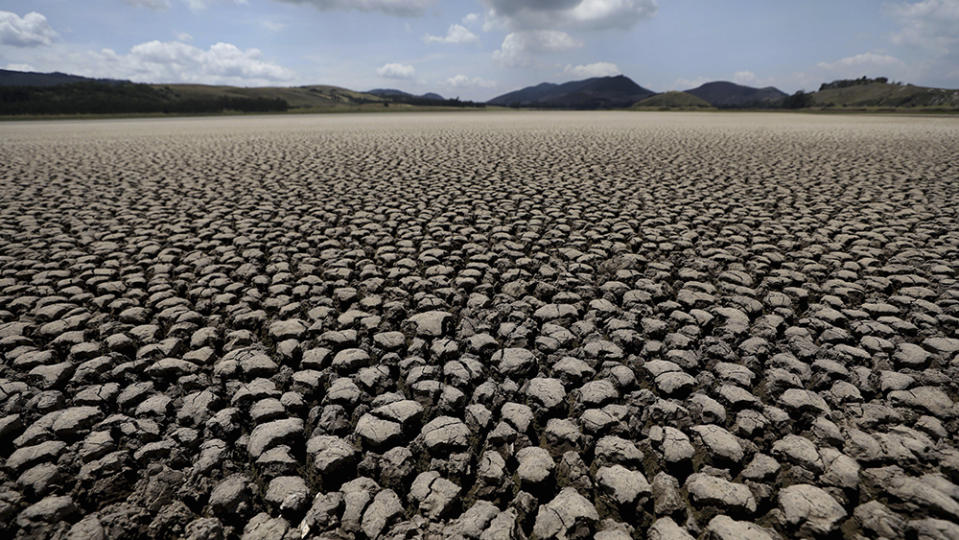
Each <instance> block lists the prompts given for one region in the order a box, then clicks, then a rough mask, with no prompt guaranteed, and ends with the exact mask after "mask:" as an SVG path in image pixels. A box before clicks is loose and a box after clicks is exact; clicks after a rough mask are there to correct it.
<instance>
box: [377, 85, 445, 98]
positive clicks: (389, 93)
mask: <svg viewBox="0 0 959 540" xmlns="http://www.w3.org/2000/svg"><path fill="white" fill-rule="evenodd" d="M366 93H367V94H373V95H374V96H380V97H386V98H393V99H400V100H403V99H432V100H436V101H443V100H445V98H444V97H443V96H441V95H439V94H437V93H435V92H427V93H425V94H423V95H422V96H417V95H416V94H411V93H409V92H404V91H402V90H397V89H396V88H374V89H372V90H369V91H367V92H366Z"/></svg>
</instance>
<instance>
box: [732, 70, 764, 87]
mask: <svg viewBox="0 0 959 540" xmlns="http://www.w3.org/2000/svg"><path fill="white" fill-rule="evenodd" d="M757 80H758V78H757V77H756V74H755V73H753V72H752V71H737V72H736V73H734V74H733V82H734V83H736V84H743V85H750V84H756V81H757Z"/></svg>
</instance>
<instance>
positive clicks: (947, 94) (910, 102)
mask: <svg viewBox="0 0 959 540" xmlns="http://www.w3.org/2000/svg"><path fill="white" fill-rule="evenodd" d="M881 79H884V78H881ZM849 83H853V84H849ZM810 97H811V105H812V106H813V107H829V108H831V107H925V108H951V109H956V108H959V90H946V89H943V88H927V87H925V86H913V85H911V84H895V83H887V82H884V80H883V81H880V80H876V79H873V80H865V81H861V82H858V83H856V81H833V82H832V83H825V84H823V85H822V86H821V87H820V90H819V91H818V92H813V93H812V94H811V95H810Z"/></svg>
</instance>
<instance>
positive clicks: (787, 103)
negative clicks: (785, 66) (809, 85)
mask: <svg viewBox="0 0 959 540" xmlns="http://www.w3.org/2000/svg"><path fill="white" fill-rule="evenodd" d="M812 104H813V101H812V93H807V92H804V91H802V90H797V91H796V93H795V94H793V95H791V96H787V97H786V98H785V99H783V104H782V106H783V108H784V109H804V108H806V107H811V106H812Z"/></svg>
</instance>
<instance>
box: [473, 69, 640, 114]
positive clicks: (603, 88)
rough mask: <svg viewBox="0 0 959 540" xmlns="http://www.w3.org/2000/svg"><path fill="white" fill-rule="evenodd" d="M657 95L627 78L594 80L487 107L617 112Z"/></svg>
mask: <svg viewBox="0 0 959 540" xmlns="http://www.w3.org/2000/svg"><path fill="white" fill-rule="evenodd" d="M654 93H655V92H653V91H652V90H647V89H646V88H643V87H642V86H639V85H638V84H636V83H635V82H633V81H632V79H630V78H629V77H626V76H625V75H616V76H614V77H594V78H592V79H585V80H582V81H571V82H567V83H563V84H553V83H542V84H538V85H536V86H528V87H526V88H523V89H520V90H516V91H513V92H509V93H507V94H503V95H501V96H498V97H495V98H493V99H491V100H489V101H487V102H486V103H488V104H490V105H500V106H504V107H543V108H559V109H615V108H622V107H629V106H631V105H632V104H634V103H636V102H637V101H640V100H642V99H645V98H647V97H649V96H651V95H653V94H654Z"/></svg>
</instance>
